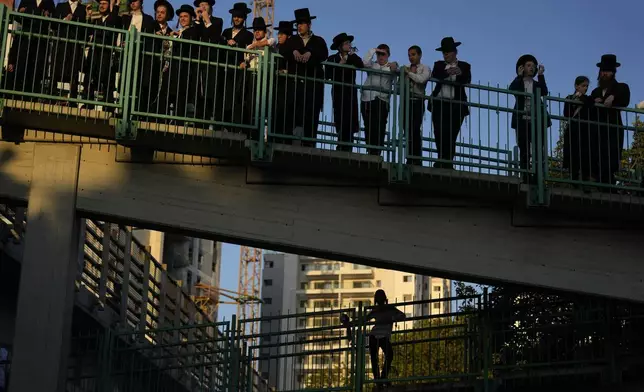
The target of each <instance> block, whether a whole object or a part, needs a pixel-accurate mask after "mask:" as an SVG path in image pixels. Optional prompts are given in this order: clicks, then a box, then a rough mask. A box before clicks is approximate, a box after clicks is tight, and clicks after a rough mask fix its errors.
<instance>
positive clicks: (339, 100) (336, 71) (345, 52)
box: [325, 33, 364, 152]
mask: <svg viewBox="0 0 644 392" xmlns="http://www.w3.org/2000/svg"><path fill="white" fill-rule="evenodd" d="M353 38H354V37H353V36H352V35H347V33H341V34H338V35H336V36H335V37H334V38H333V43H332V44H331V50H337V51H338V52H337V53H336V54H333V55H331V57H329V58H328V59H327V62H329V63H335V64H341V65H347V66H351V67H354V68H344V67H334V66H330V65H327V66H326V67H325V71H326V72H325V73H326V79H328V80H332V81H334V82H336V83H341V84H334V85H333V86H332V87H331V98H332V100H333V123H334V124H335V131H336V132H337V134H338V141H339V142H340V143H346V144H338V145H336V147H335V149H336V150H337V151H348V152H351V151H352V150H353V147H352V146H350V145H348V144H349V143H353V135H354V134H356V133H358V132H360V114H359V113H358V88H357V87H356V69H360V68H364V63H363V62H362V59H361V58H360V56H358V55H357V54H355V53H354V49H353V47H352V46H351V43H352V42H353Z"/></svg>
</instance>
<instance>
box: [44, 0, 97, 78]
mask: <svg viewBox="0 0 644 392" xmlns="http://www.w3.org/2000/svg"><path fill="white" fill-rule="evenodd" d="M77 3H78V5H77V6H76V10H75V11H74V12H73V13H72V8H71V6H70V5H69V2H68V1H66V2H63V3H58V5H56V9H55V10H54V18H56V19H65V17H67V15H69V14H71V15H72V21H73V22H83V23H85V22H87V12H86V9H85V5H84V4H81V3H80V1H77ZM51 25H52V30H53V31H54V36H56V37H58V38H60V39H63V40H71V41H57V42H56V43H55V44H54V46H53V51H52V57H53V62H54V81H63V82H72V84H73V83H76V81H77V80H78V72H79V71H80V70H81V69H82V68H83V67H84V66H85V57H84V55H85V42H86V41H87V37H89V34H90V30H89V29H87V28H85V27H80V26H72V25H68V24H65V23H52V24H51Z"/></svg>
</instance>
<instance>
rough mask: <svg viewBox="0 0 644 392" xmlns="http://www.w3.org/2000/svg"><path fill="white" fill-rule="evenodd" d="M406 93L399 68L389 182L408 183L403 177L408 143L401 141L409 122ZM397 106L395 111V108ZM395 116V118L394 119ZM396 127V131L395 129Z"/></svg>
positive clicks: (406, 87)
mask: <svg viewBox="0 0 644 392" xmlns="http://www.w3.org/2000/svg"><path fill="white" fill-rule="evenodd" d="M408 91H409V85H408V80H407V78H406V77H405V71H404V69H403V68H402V67H401V68H400V75H399V80H398V93H397V94H393V98H392V100H393V101H394V110H393V115H394V119H393V121H392V124H393V125H392V127H394V129H393V130H392V132H391V133H392V139H391V143H392V156H393V159H392V162H391V163H390V165H392V167H393V172H392V173H390V178H389V180H390V181H391V182H405V181H408V180H409V179H408V178H406V176H405V173H406V171H405V161H406V158H407V155H406V151H407V148H406V146H407V147H408V144H409V142H408V141H406V144H403V140H406V138H405V132H407V129H408V128H409V127H408V126H407V121H408V120H409V116H408V115H407V111H408V110H409V102H408V100H407V98H408ZM396 97H398V99H399V100H400V101H399V104H398V105H395V101H396ZM396 106H397V110H396V108H395V107H396ZM396 116H397V118H396ZM396 126H397V127H398V129H395V128H396Z"/></svg>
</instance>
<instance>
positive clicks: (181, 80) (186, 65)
mask: <svg viewBox="0 0 644 392" xmlns="http://www.w3.org/2000/svg"><path fill="white" fill-rule="evenodd" d="M201 38H202V35H201V31H200V29H199V28H198V27H195V26H192V27H188V28H187V29H185V30H183V33H182V34H181V38H180V41H173V42H172V58H173V59H172V61H170V67H169V69H168V72H169V77H170V79H169V91H168V96H171V97H175V98H176V99H181V100H186V99H187V100H188V102H189V103H192V102H195V100H196V98H197V96H198V94H199V87H198V86H197V85H196V81H197V75H198V70H199V66H198V64H197V63H195V62H192V61H188V60H189V59H198V55H199V47H198V45H196V44H194V42H193V43H191V42H189V41H201ZM181 41H185V42H181Z"/></svg>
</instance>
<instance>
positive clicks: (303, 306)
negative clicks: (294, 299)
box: [300, 301, 309, 308]
mask: <svg viewBox="0 0 644 392" xmlns="http://www.w3.org/2000/svg"><path fill="white" fill-rule="evenodd" d="M307 306H309V301H300V308H306V307H307Z"/></svg>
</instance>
